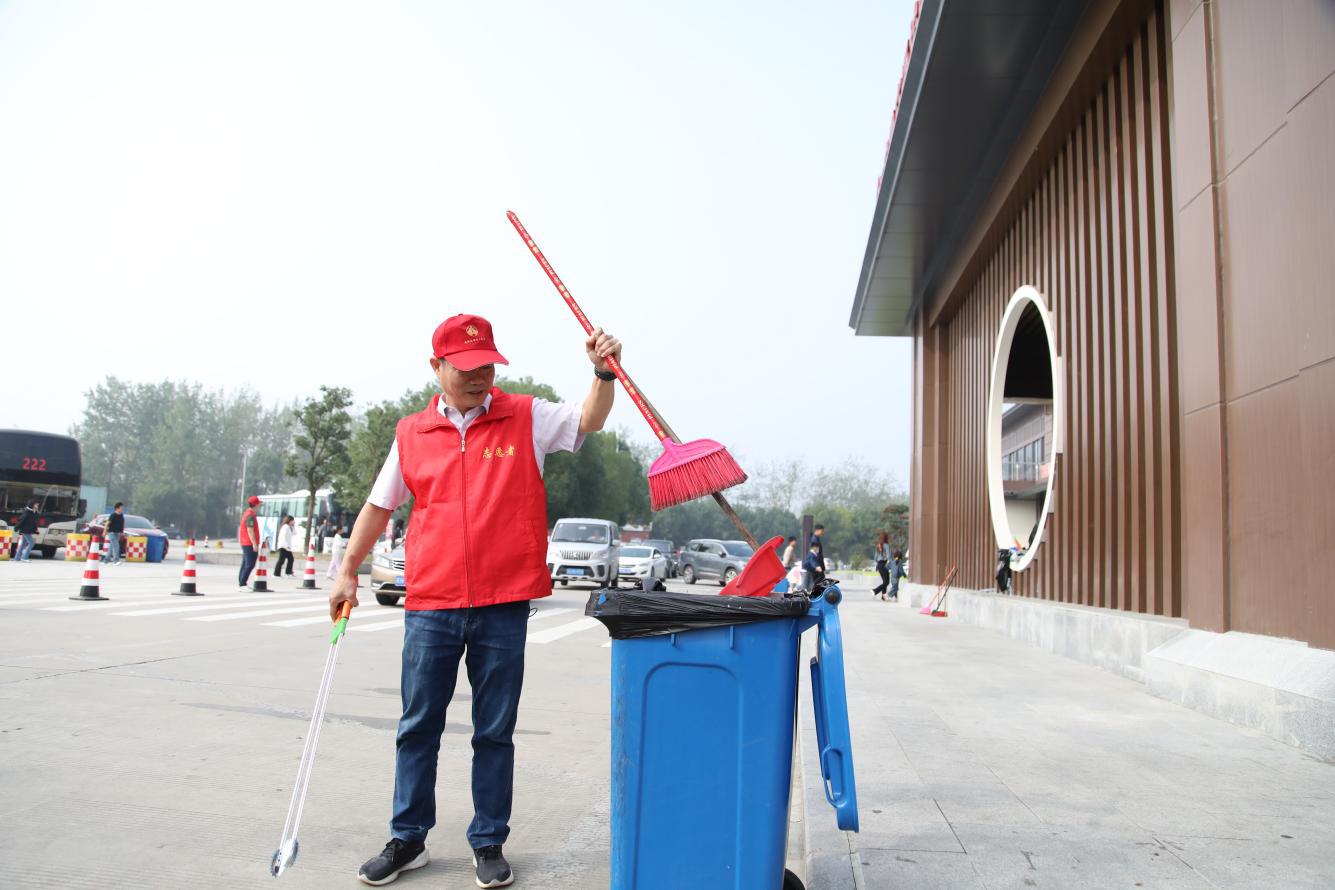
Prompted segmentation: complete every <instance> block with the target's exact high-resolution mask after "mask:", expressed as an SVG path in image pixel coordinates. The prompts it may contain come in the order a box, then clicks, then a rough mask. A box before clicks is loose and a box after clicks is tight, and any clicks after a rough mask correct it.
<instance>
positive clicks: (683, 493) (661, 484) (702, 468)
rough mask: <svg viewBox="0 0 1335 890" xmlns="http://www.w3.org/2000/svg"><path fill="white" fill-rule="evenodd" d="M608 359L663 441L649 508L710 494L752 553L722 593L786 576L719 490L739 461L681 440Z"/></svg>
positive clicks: (560, 285) (765, 589) (534, 249)
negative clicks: (743, 567)
mask: <svg viewBox="0 0 1335 890" xmlns="http://www.w3.org/2000/svg"><path fill="white" fill-rule="evenodd" d="M505 215H506V217H507V218H508V219H509V220H510V225H512V226H514V229H515V231H516V232H518V233H519V237H520V238H521V239H523V241H524V244H525V245H526V246H527V247H528V249H529V252H530V253H532V254H533V258H534V259H535V260H537V261H538V265H539V266H541V267H542V271H544V272H546V273H547V278H548V279H549V280H550V281H551V282H552V286H553V287H555V288H556V291H557V293H559V294H560V295H561V297H562V299H564V300H565V302H566V305H567V306H569V307H570V311H571V312H573V313H574V314H575V318H576V319H578V320H579V323H580V325H581V326H582V327H583V328H584V332H585V333H586V334H592V333H593V331H594V327H593V323H592V322H590V321H589V318H588V316H586V315H585V314H584V310H583V309H581V308H580V307H579V304H578V303H576V302H575V298H574V297H573V296H572V295H571V293H570V291H569V290H568V289H567V288H566V286H565V283H564V282H563V281H561V277H560V276H559V275H557V274H556V270H555V269H554V268H552V264H551V263H550V262H548V261H547V257H546V256H545V255H544V254H543V252H542V250H541V249H540V248H539V247H538V245H537V242H535V241H534V240H533V236H531V235H530V234H529V233H528V230H527V229H526V228H524V224H523V223H521V222H520V221H519V217H518V216H516V215H515V213H514V211H506V214H505ZM606 361H607V366H608V367H609V368H611V369H612V372H613V373H615V374H616V375H617V379H618V380H620V381H621V385H622V386H623V387H625V390H626V394H627V395H629V396H630V398H631V401H633V402H634V403H635V407H636V408H638V409H639V412H640V414H641V416H643V417H644V419H645V421H646V422H647V423H648V424H649V428H650V429H651V430H653V433H654V436H655V437H656V438H657V439H658V441H659V442H661V443H662V445H663V454H661V455H660V456H659V457H658V459H657V460H655V461H654V462H653V464H652V465H650V467H649V501H650V506H651V508H652V509H654V510H662V509H664V508H666V507H671V506H673V505H674V504H682V503H685V502H686V501H691V500H694V499H696V498H698V497H703V496H704V495H711V496H713V498H714V501H715V502H716V503H717V504H718V505H719V507H720V509H722V510H723V512H724V514H726V515H727V517H728V519H729V520H731V521H732V524H733V525H734V526H736V527H737V531H738V532H740V533H741V535H742V537H743V538H744V539H745V540H746V542H747V543H748V544H750V545H751V547H752V549H753V550H754V551H755V553H754V554H753V555H752V557H751V559H750V560H749V561H748V562H747V565H746V567H745V569H744V570H743V571H742V573H741V574H740V575H738V576H737V577H736V578H735V579H733V582H732V583H731V584H729V585H728V586H727V587H725V588H724V590H723V592H724V593H726V594H730V595H739V596H765V595H767V594H768V593H769V592H770V591H772V590H773V589H774V586H775V585H776V584H778V583H779V581H780V580H781V579H782V578H783V576H784V570H783V561H782V560H780V559H779V553H778V545H779V544H781V543H782V542H783V538H781V537H779V538H771V539H770V540H769V541H766V542H765V544H764V545H763V546H762V545H761V544H759V543H757V541H756V539H755V536H754V535H752V534H751V531H750V529H748V528H747V527H746V523H744V522H743V521H742V518H741V517H740V516H738V515H737V511H736V510H734V509H733V508H732V505H731V504H730V503H728V499H727V498H725V497H724V496H723V494H722V491H723V489H725V488H730V487H732V486H734V485H740V484H741V483H743V482H745V481H746V473H745V472H744V471H743V470H742V468H741V467H740V466H738V464H737V461H735V460H733V458H732V455H730V454H728V450H727V449H726V448H724V447H723V445H721V444H720V443H718V442H715V441H714V440H713V439H696V440H694V441H692V442H682V441H681V439H680V437H678V436H677V435H676V433H674V432H673V431H672V429H671V427H669V426H668V425H667V424H666V423H665V422H664V421H663V419H662V417H661V416H659V414H658V412H657V411H655V410H654V408H653V405H651V404H650V403H649V400H648V399H647V398H645V396H644V393H643V392H641V391H640V388H639V387H638V386H636V385H635V381H633V380H631V378H630V375H629V374H627V373H626V371H625V369H624V368H622V367H621V362H619V361H617V359H616V358H615V357H613V356H608V357H607V359H606ZM734 585H736V586H735V587H734Z"/></svg>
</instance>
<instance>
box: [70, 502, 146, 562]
mask: <svg viewBox="0 0 1335 890" xmlns="http://www.w3.org/2000/svg"><path fill="white" fill-rule="evenodd" d="M108 516H110V514H109V513H99V514H97V515H96V516H94V517H93V518H92V519H90V520H89V521H88V522H85V523H82V525H81V526H80V527H79V532H80V534H94V535H100V534H103V533H104V531H105V529H106V527H107V517H108ZM56 524H57V525H59V523H56ZM49 534H50V532H49V527H48V535H49ZM130 535H134V536H135V537H137V538H161V539H162V556H163V558H164V559H165V558H166V556H167V548H168V547H170V546H171V541H170V540H169V539H168V538H167V535H166V534H165V533H164V532H163V531H162V529H160V528H158V527H157V526H156V525H154V524H153V523H152V522H150V521H149V520H148V519H146V518H145V517H143V516H138V515H136V514H134V513H126V514H125V531H123V532H121V536H120V537H121V555H122V556H124V555H125V539H126V538H127V537H128V536H130ZM60 546H62V547H63V546H65V541H64V540H63V539H62V540H61V542H60Z"/></svg>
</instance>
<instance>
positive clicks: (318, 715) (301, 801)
mask: <svg viewBox="0 0 1335 890" xmlns="http://www.w3.org/2000/svg"><path fill="white" fill-rule="evenodd" d="M351 615H352V605H351V604H350V603H344V604H343V608H342V609H340V610H339V613H338V618H336V619H334V629H333V632H332V633H331V634H330V636H329V654H328V655H327V656H325V662H324V676H323V677H322V678H321V680H320V688H319V690H317V691H316V693H315V707H314V708H312V709H311V723H310V726H309V727H307V728H306V744H305V747H304V748H303V749H302V751H301V764H300V765H299V766H298V767H297V781H296V782H295V783H294V784H293V786H292V802H291V803H290V804H288V807H287V821H286V822H284V823H283V837H282V839H281V840H280V841H279V842H278V849H277V850H275V851H274V854H273V858H272V859H270V860H269V874H271V875H273V876H274V877H275V878H276V877H278V876H279V875H281V874H282V873H283V872H284V871H286V870H287V869H289V868H291V867H292V864H293V863H294V862H296V861H297V852H298V851H299V850H300V849H301V845H300V844H299V843H298V842H297V830H298V829H299V828H300V827H301V811H302V809H303V808H305V806H306V789H307V788H309V787H310V784H311V769H312V768H313V767H314V766H315V748H316V746H317V745H319V744H320V727H321V726H323V725H324V713H325V708H326V707H328V705H329V690H330V688H331V687H332V686H333V685H334V668H335V666H336V665H337V664H338V648H339V647H340V646H342V645H343V638H344V636H346V633H347V629H348V618H349V616H351Z"/></svg>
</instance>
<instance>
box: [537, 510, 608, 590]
mask: <svg viewBox="0 0 1335 890" xmlns="http://www.w3.org/2000/svg"><path fill="white" fill-rule="evenodd" d="M620 554H621V527H620V526H618V525H617V524H616V523H615V522H609V521H608V520H606V519H562V520H560V521H559V522H557V523H556V526H555V527H554V528H553V529H552V536H551V538H550V539H549V540H548V542H547V570H548V571H549V572H551V573H552V586H553V587H555V586H556V582H557V581H560V582H561V583H562V584H569V583H570V582H572V581H576V582H581V583H589V582H592V583H593V584H594V586H595V587H604V586H606V587H615V586H616V581H617V575H618V574H619V573H618V572H617V568H618V566H619V565H620V559H619V557H620Z"/></svg>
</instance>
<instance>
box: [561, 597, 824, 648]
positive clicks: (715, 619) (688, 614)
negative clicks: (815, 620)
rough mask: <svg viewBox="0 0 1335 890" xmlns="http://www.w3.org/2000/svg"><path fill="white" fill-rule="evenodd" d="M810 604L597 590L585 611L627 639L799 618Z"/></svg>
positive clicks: (798, 600)
mask: <svg viewBox="0 0 1335 890" xmlns="http://www.w3.org/2000/svg"><path fill="white" fill-rule="evenodd" d="M810 605H811V601H810V600H808V599H807V598H806V597H805V596H791V597H790V596H701V595H698V594H691V593H666V592H663V593H646V592H644V591H642V590H595V591H594V592H593V593H592V594H590V595H589V602H588V605H586V606H585V607H584V614H585V615H589V616H592V617H594V618H597V619H598V620H599V621H601V622H602V623H603V624H605V625H606V626H607V632H608V633H609V634H611V635H612V638H613V639H615V640H629V639H633V638H635V637H657V636H663V635H665V634H674V633H681V632H682V631H684V630H699V629H701V628H706V627H727V626H728V625H732V624H752V623H754V622H756V621H770V620H773V619H775V618H798V617H801V616H802V615H805V614H806V613H807V609H808V608H810Z"/></svg>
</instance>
